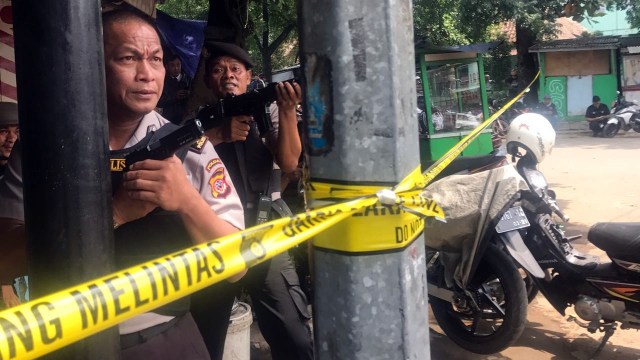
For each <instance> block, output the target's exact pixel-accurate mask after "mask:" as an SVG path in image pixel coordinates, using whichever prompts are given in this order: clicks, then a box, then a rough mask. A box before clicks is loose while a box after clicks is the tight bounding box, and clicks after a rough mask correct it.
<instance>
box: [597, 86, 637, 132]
mask: <svg viewBox="0 0 640 360" xmlns="http://www.w3.org/2000/svg"><path fill="white" fill-rule="evenodd" d="M620 129H622V130H624V131H629V130H630V129H633V130H634V131H636V132H640V105H638V104H637V103H636V102H629V101H626V99H625V98H624V97H623V96H622V94H621V93H620V91H618V98H617V100H616V101H615V102H614V105H613V106H612V107H611V115H610V116H609V118H608V119H607V122H606V123H605V124H604V127H603V128H602V136H603V137H606V138H612V137H614V136H616V134H618V132H619V131H620Z"/></svg>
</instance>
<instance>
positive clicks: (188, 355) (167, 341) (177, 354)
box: [120, 314, 210, 360]
mask: <svg viewBox="0 0 640 360" xmlns="http://www.w3.org/2000/svg"><path fill="white" fill-rule="evenodd" d="M177 320H178V321H177V322H176V323H175V325H173V326H172V327H171V328H169V329H168V330H166V331H165V332H163V333H161V334H158V335H155V336H153V337H151V338H149V339H145V341H143V342H140V343H139V344H137V345H135V346H131V347H129V348H127V349H124V350H122V351H121V352H120V357H121V359H122V360H139V359H156V360H179V359H189V360H209V359H210V357H209V354H208V353H207V349H206V348H205V346H204V342H203V341H202V338H201V337H200V333H198V328H197V327H196V324H195V323H194V322H193V319H192V318H191V315H190V314H186V315H184V316H181V317H179V318H178V319H177Z"/></svg>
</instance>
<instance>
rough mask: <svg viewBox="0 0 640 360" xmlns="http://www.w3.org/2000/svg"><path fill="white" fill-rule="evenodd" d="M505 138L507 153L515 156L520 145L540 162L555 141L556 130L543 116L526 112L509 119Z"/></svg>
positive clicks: (548, 152) (549, 151)
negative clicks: (509, 122)
mask: <svg viewBox="0 0 640 360" xmlns="http://www.w3.org/2000/svg"><path fill="white" fill-rule="evenodd" d="M506 140H507V152H508V153H509V154H511V155H513V156H517V155H518V148H519V147H521V148H524V149H525V150H526V151H527V153H528V154H531V155H532V156H533V158H534V160H535V161H536V163H541V162H542V160H544V158H545V157H546V156H547V155H548V154H550V153H551V149H552V148H553V146H554V145H555V143H556V132H555V130H553V127H552V126H551V124H550V123H549V120H547V118H545V117H544V116H542V115H540V114H536V113H526V114H522V115H518V116H517V117H516V118H515V119H513V120H512V121H511V124H510V125H509V131H508V132H507V139H506Z"/></svg>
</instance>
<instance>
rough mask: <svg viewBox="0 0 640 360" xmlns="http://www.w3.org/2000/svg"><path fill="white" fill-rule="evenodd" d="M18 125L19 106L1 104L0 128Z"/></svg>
mask: <svg viewBox="0 0 640 360" xmlns="http://www.w3.org/2000/svg"><path fill="white" fill-rule="evenodd" d="M3 125H4V126H6V125H18V104H16V103H13V102H0V126H3Z"/></svg>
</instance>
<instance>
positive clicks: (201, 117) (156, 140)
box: [109, 83, 278, 191]
mask: <svg viewBox="0 0 640 360" xmlns="http://www.w3.org/2000/svg"><path fill="white" fill-rule="evenodd" d="M277 98H278V93H277V91H276V84H275V83H271V84H269V85H267V86H266V87H264V88H262V89H256V90H252V91H249V92H247V93H244V94H242V95H232V94H228V95H227V96H225V97H224V98H222V99H220V100H219V101H218V102H217V103H216V104H213V105H210V106H207V107H205V108H203V109H202V110H200V111H199V112H198V115H197V116H196V117H195V118H193V119H189V120H186V121H185V122H184V123H183V124H182V125H181V126H176V125H173V124H167V125H164V126H163V127H161V128H160V129H159V130H158V131H152V132H150V133H149V134H147V136H146V137H145V138H144V139H142V140H141V141H140V142H139V143H138V144H136V145H134V146H132V147H129V148H126V149H122V150H117V151H111V152H110V155H109V157H110V165H111V174H112V176H111V182H112V189H113V190H114V191H115V189H117V188H118V187H119V186H120V183H121V181H122V172H123V171H128V170H129V167H130V166H131V164H133V163H136V162H138V161H142V160H146V159H153V160H163V159H166V158H168V157H170V156H173V155H174V154H176V152H178V151H180V150H181V149H186V148H187V147H188V146H191V145H193V144H194V143H195V142H196V141H198V140H199V139H201V138H202V137H203V135H204V133H205V131H207V130H209V129H212V128H215V127H219V126H221V125H222V124H223V123H224V119H225V118H229V117H231V116H239V115H251V116H253V120H254V121H255V122H256V125H257V126H258V130H259V132H260V136H263V135H264V134H265V133H266V132H268V131H269V130H271V129H272V128H273V124H272V122H271V118H270V117H269V114H268V113H267V105H268V104H270V103H272V102H274V101H275V100H276V99H277ZM201 141H205V140H204V139H202V140H201Z"/></svg>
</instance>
